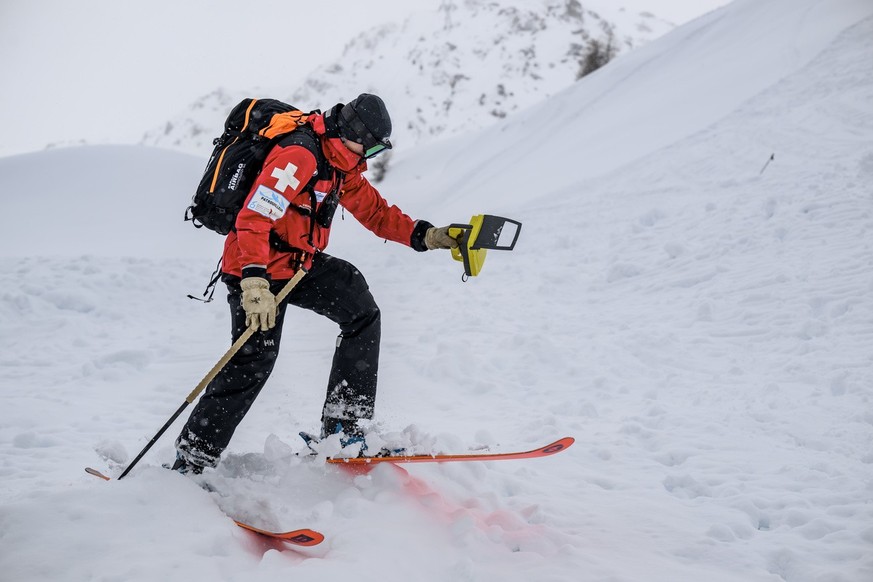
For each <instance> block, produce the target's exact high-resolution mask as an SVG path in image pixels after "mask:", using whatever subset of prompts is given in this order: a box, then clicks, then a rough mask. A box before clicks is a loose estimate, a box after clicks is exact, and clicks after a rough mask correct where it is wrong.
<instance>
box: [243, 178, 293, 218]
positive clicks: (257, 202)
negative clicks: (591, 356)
mask: <svg viewBox="0 0 873 582" xmlns="http://www.w3.org/2000/svg"><path fill="white" fill-rule="evenodd" d="M246 208H248V209H249V210H253V211H255V212H257V213H258V214H260V215H262V216H266V217H267V218H269V219H270V220H279V219H280V218H282V217H283V216H285V211H286V210H288V200H287V199H286V198H285V197H284V196H282V195H281V194H279V193H278V192H276V191H274V190H271V189H269V188H268V187H266V186H258V189H257V190H255V193H254V194H252V199H251V200H250V201H249V205H248V206H247V207H246Z"/></svg>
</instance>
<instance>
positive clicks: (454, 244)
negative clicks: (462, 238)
mask: <svg viewBox="0 0 873 582" xmlns="http://www.w3.org/2000/svg"><path fill="white" fill-rule="evenodd" d="M424 244H425V245H427V250H429V251H432V250H434V249H456V248H458V241H457V240H456V239H455V238H454V237H451V236H449V227H448V226H441V227H439V228H437V227H433V228H429V229H427V232H426V233H425V234H424Z"/></svg>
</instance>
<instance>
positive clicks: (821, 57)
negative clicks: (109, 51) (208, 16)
mask: <svg viewBox="0 0 873 582" xmlns="http://www.w3.org/2000/svg"><path fill="white" fill-rule="evenodd" d="M871 35H873V5H871V4H870V3H869V2H862V1H860V0H839V1H834V0H832V1H830V2H827V3H824V2H820V1H817V0H793V1H790V0H755V1H752V0H738V1H737V2H734V3H733V4H731V5H729V6H727V7H726V8H724V9H721V10H719V11H717V12H715V13H712V14H710V15H708V16H706V17H704V18H701V19H698V20H696V21H694V22H691V23H689V24H688V25H685V26H683V27H680V28H679V29H677V30H676V31H674V32H673V33H671V34H669V35H667V36H666V37H664V38H662V39H660V40H656V41H653V42H652V43H650V44H648V45H646V46H645V47H643V48H642V49H640V50H638V51H634V52H631V53H629V54H627V55H625V56H623V57H621V58H620V59H619V60H617V61H615V62H613V63H612V64H610V65H609V66H607V67H606V68H604V69H602V70H601V71H598V72H597V73H595V74H594V75H591V76H590V77H588V78H586V79H583V80H582V81H581V82H580V83H578V84H576V85H575V86H573V87H572V88H570V89H569V90H567V91H566V92H564V93H562V94H560V95H558V96H556V97H554V98H552V99H550V100H548V101H546V102H544V103H542V104H541V105H539V106H537V107H536V108H534V109H532V110H529V111H526V112H522V113H520V114H519V115H516V116H510V117H508V118H507V119H506V120H505V121H504V122H502V123H500V124H499V125H498V126H495V127H493V128H491V129H488V130H485V131H483V132H481V133H473V134H467V135H462V136H459V137H457V138H454V139H452V140H447V141H444V142H440V143H436V144H432V145H430V146H427V147H426V148H421V149H416V150H412V151H409V152H405V153H403V154H402V155H400V154H399V153H398V156H397V157H396V158H395V162H394V164H395V168H394V170H393V171H392V172H391V173H389V175H388V178H387V179H386V181H385V182H384V183H383V184H382V185H381V186H380V189H381V190H382V191H383V192H384V193H385V195H386V196H387V197H388V198H389V200H390V201H391V202H392V203H396V204H398V205H399V206H400V207H401V208H403V209H404V210H405V211H406V212H408V213H410V214H411V215H413V216H421V217H423V218H426V219H428V220H431V221H432V222H438V223H441V224H442V223H449V222H460V221H464V220H466V219H467V217H468V216H470V215H472V214H475V213H480V212H487V213H492V214H503V215H506V216H509V217H512V218H515V219H518V220H520V221H521V222H522V223H523V224H524V227H523V230H522V234H521V238H520V240H519V243H518V245H517V247H516V249H515V250H514V251H512V252H508V253H499V252H491V253H490V254H489V255H488V259H487V261H486V264H485V266H484V269H483V272H482V274H481V275H480V276H479V277H477V278H473V279H471V280H470V281H469V282H467V283H466V284H464V283H461V281H460V274H461V267H460V264H459V263H456V262H454V261H451V260H450V259H449V258H448V255H447V254H446V253H438V252H430V253H425V254H421V255H419V254H415V253H412V252H411V251H409V249H406V248H403V247H401V246H399V245H391V244H387V245H386V244H383V242H382V241H380V240H378V239H376V238H375V237H373V236H372V235H370V234H368V233H366V232H364V231H363V229H362V228H360V227H359V226H358V225H357V224H356V223H355V221H354V220H352V219H351V218H350V217H349V216H348V215H347V216H346V220H345V221H341V220H337V221H336V222H335V228H334V232H333V236H332V242H331V249H330V252H332V253H333V254H336V255H338V256H342V257H344V258H347V259H348V260H351V261H352V262H353V263H355V264H356V265H357V266H358V267H359V268H360V269H361V270H362V272H363V273H364V274H365V275H366V277H367V280H368V282H369V283H370V286H371V288H372V290H373V293H374V295H375V297H376V299H377V301H378V302H379V304H380V307H381V309H382V312H383V318H384V329H383V346H382V360H381V368H382V369H381V377H380V396H379V402H378V405H377V418H376V427H375V429H376V430H378V431H379V432H380V433H382V434H384V436H385V438H386V439H388V440H390V439H394V440H405V441H406V442H408V443H410V444H411V445H412V446H414V447H417V448H419V449H426V450H432V451H446V452H465V451H467V450H478V449H481V448H483V447H487V448H489V449H490V450H493V451H501V452H508V451H513V450H520V449H528V448H532V447H535V446H539V445H542V444H545V443H547V442H550V441H551V440H554V439H555V438H558V437H561V436H574V437H575V438H576V439H577V442H576V444H575V445H574V446H573V447H572V448H570V449H569V450H567V451H566V452H563V453H561V454H559V455H555V456H552V457H549V458H545V459H538V460H531V461H506V462H500V463H464V464H461V463H458V464H445V465H416V466H408V467H406V468H405V471H401V470H399V469H396V468H391V467H379V468H377V469H376V470H374V471H373V472H372V473H371V474H370V475H368V476H362V475H358V476H354V475H348V474H345V473H342V472H341V471H340V470H339V469H337V468H336V467H332V466H326V465H324V464H322V463H319V462H317V461H313V460H311V459H303V458H301V457H298V456H295V454H294V453H295V452H299V451H301V450H302V449H303V448H304V447H303V444H302V442H301V441H300V440H299V438H298V437H297V436H296V433H297V431H299V430H307V431H314V430H316V429H317V427H318V419H319V414H320V409H321V404H322V399H323V390H324V382H325V379H326V376H327V370H328V366H329V362H330V358H331V355H332V349H331V348H332V345H333V341H334V336H335V334H336V330H335V328H334V326H333V325H332V324H330V323H329V322H326V321H323V320H322V319H320V318H319V317H317V316H315V315H312V314H310V313H307V312H302V311H292V312H289V315H288V317H289V320H288V321H287V322H286V334H287V335H286V338H285V340H284V344H285V345H284V348H283V354H282V356H280V358H279V361H278V363H277V367H276V370H275V372H274V375H273V377H272V378H271V380H270V383H269V384H268V385H267V388H266V389H265V390H264V392H263V393H262V394H261V396H260V398H259V400H258V401H257V403H256V404H255V405H254V407H253V409H252V411H251V413H250V414H249V415H248V416H247V417H246V419H245V420H244V422H243V424H242V425H241V426H240V428H239V430H238V431H237V434H236V435H235V437H234V440H233V442H232V444H231V447H230V449H229V450H228V453H227V455H226V458H225V460H224V461H223V463H222V464H221V466H220V467H219V469H218V470H217V471H214V472H211V474H207V475H206V476H205V478H206V479H207V480H208V481H209V482H210V484H211V485H212V486H213V487H214V488H215V489H216V492H215V493H206V492H204V491H203V490H202V489H200V488H199V487H198V486H197V484H196V483H195V482H194V481H193V480H191V479H189V478H186V477H183V476H180V475H177V474H174V473H171V472H169V471H166V470H163V469H161V468H160V464H161V463H162V462H168V461H169V460H171V459H172V456H173V450H172V440H173V437H175V435H176V434H177V433H178V430H179V428H180V425H181V421H178V422H177V423H176V424H175V425H174V426H173V427H172V428H171V429H170V430H169V431H168V434H167V435H166V436H165V437H164V438H163V439H162V440H161V441H159V442H158V444H157V445H156V446H155V448H154V449H153V450H152V452H150V453H149V454H148V455H147V456H146V457H145V458H144V459H143V461H142V462H141V463H140V464H139V465H138V466H137V467H136V468H135V469H134V471H133V473H132V474H131V475H130V476H129V477H128V478H126V479H124V480H123V481H118V482H116V481H112V482H102V481H99V480H97V479H95V478H94V477H91V476H89V475H86V474H85V473H84V471H83V470H82V469H83V467H85V466H88V465H90V466H95V467H97V468H98V469H100V470H105V471H107V472H109V473H111V474H113V475H117V474H119V473H120V471H121V469H122V468H123V467H124V466H125V465H126V464H127V462H129V461H130V460H131V459H132V458H133V456H134V455H136V454H137V452H139V450H140V449H141V448H142V447H143V446H144V445H145V443H146V442H147V441H148V439H149V438H151V436H152V435H153V434H154V433H155V432H156V431H157V430H158V428H160V426H161V425H162V424H163V423H164V422H165V421H166V420H167V419H168V418H169V416H170V415H171V414H172V413H173V411H175V410H176V408H177V407H178V406H179V405H180V404H181V403H182V401H183V400H184V398H185V396H186V395H187V394H188V392H189V391H190V390H191V389H192V388H193V386H194V385H196V383H197V381H199V380H200V378H202V376H203V375H204V374H205V373H206V371H207V370H208V369H209V368H210V367H211V366H212V364H213V363H214V362H215V361H216V360H217V359H218V357H220V355H221V354H222V353H223V352H224V350H225V349H226V348H227V346H228V338H227V335H228V334H227V331H228V330H227V313H226V307H225V306H224V304H223V301H221V300H220V299H221V297H220V296H221V293H220V292H219V293H218V294H217V300H216V301H215V302H213V303H210V304H208V305H201V304H197V303H195V302H193V301H191V300H189V299H187V298H186V297H185V295H186V294H188V293H197V292H199V290H200V289H201V288H202V286H203V284H205V281H206V279H207V277H208V274H209V272H210V270H211V268H212V266H213V262H214V260H215V259H216V258H217V249H218V247H219V245H220V237H217V235H214V234H212V233H208V232H201V231H194V229H191V228H190V226H189V225H187V224H184V223H182V221H181V214H182V211H183V209H184V205H185V202H186V201H187V199H188V196H189V194H188V193H189V192H190V191H191V189H192V188H193V187H194V185H195V184H196V181H197V179H198V178H199V173H200V171H201V170H202V165H203V160H198V159H197V158H194V157H189V156H184V155H181V154H177V153H171V152H166V151H161V150H155V149H150V148H142V147H136V148H134V147H128V148H120V147H108V146H107V147H85V148H71V149H63V150H53V151H50V152H43V153H40V154H30V155H23V156H15V157H9V158H2V159H0V191H3V192H5V193H6V194H5V195H4V196H5V199H4V201H5V203H6V212H5V213H4V230H3V233H2V235H0V236H2V237H3V245H2V249H3V250H2V255H0V273H2V275H0V277H2V286H0V322H2V330H3V333H2V336H0V381H2V396H0V401H2V410H3V414H2V417H0V474H2V476H3V477H4V479H3V480H2V482H0V572H2V573H3V575H2V577H3V579H9V580H53V581H56V580H71V581H72V580H76V581H78V580H154V579H166V580H190V579H194V580H200V579H211V580H271V581H272V580H277V579H286V578H294V579H297V580H336V579H354V580H372V581H378V582H394V581H401V580H410V579H411V580H425V581H429V580H433V581H443V580H477V581H478V580H508V581H512V580H538V581H540V580H543V581H551V580H554V581H565V580H574V581H577V580H583V581H585V580H591V581H601V580H616V581H631V580H633V581H637V580H659V581H660V580H665V581H668V580H669V581H671V582H672V581H689V582H691V581H694V582H696V581H699V580H707V581H717V582H718V581H732V582H736V581H762V582H770V581H774V582H775V581H779V580H786V581H790V582H825V581H827V582H859V581H864V580H870V579H873V504H871V501H873V485H871V483H873V407H871V395H873V391H871V386H873V356H871V353H870V349H869V346H870V343H871V340H873V323H871V322H873V304H871V301H870V297H871V291H873V279H871V275H870V273H871V256H873V254H871V246H873V238H871V233H873V216H871V210H870V202H871V192H873V189H871V187H870V185H871V183H873V143H871V141H870V135H873V107H871V105H873V69H871V68H870V66H869V64H870V62H873V45H871V44H870V42H869V39H870V38H871ZM556 113H560V114H561V115H556ZM771 155H773V160H772V161H770V162H769V164H768V165H767V166H766V168H765V163H766V162H767V161H768V160H769V159H770V157H771ZM109 168H111V170H109ZM61 185H62V186H63V187H61ZM131 201H135V203H134V204H131ZM183 416H184V415H183ZM225 514H229V515H232V516H234V517H237V518H243V519H246V520H251V521H252V522H253V523H254V524H255V525H261V526H264V527H267V528H275V529H281V530H290V529H296V528H300V527H310V528H313V529H316V530H318V531H321V532H323V533H324V534H325V536H326V541H325V542H324V543H323V544H321V545H320V546H316V547H314V548H311V549H301V550H290V549H287V548H285V547H283V546H279V545H273V544H269V543H266V542H264V541H263V540H260V539H259V538H256V537H254V536H253V535H252V534H250V533H248V532H245V531H243V530H241V529H240V528H238V527H236V526H235V525H234V524H233V523H232V521H230V520H229V519H228V518H227V517H226V515H225Z"/></svg>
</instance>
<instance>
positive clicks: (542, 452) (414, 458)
mask: <svg viewBox="0 0 873 582" xmlns="http://www.w3.org/2000/svg"><path fill="white" fill-rule="evenodd" d="M575 441H576V439H574V438H573V437H564V438H562V439H560V440H557V441H555V442H553V443H552V444H549V445H546V446H544V447H540V448H538V449H533V450H532V451H523V452H517V453H473V454H465V455H409V456H398V457H358V458H355V459H328V460H327V462H328V463H333V464H342V465H375V464H377V463H391V464H397V463H448V462H453V461H511V460H514V459H536V458H538V457H548V456H550V455H554V454H555V453H560V452H561V451H563V450H566V449H567V448H568V447H569V446H570V445H572V444H573V443H574V442H575Z"/></svg>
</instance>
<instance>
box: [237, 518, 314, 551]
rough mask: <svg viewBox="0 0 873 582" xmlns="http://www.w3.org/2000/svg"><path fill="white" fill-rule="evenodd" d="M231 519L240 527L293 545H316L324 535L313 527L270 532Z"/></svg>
mask: <svg viewBox="0 0 873 582" xmlns="http://www.w3.org/2000/svg"><path fill="white" fill-rule="evenodd" d="M233 521H234V523H236V524H237V525H238V526H240V527H241V528H243V529H246V530H248V531H250V532H253V533H256V534H258V535H261V536H265V537H268V538H272V539H275V540H282V541H285V542H289V543H292V544H294V545H295V546H317V545H318V544H320V543H321V542H323V541H324V535H322V534H321V533H319V532H317V531H315V530H313V529H296V530H294V531H286V532H272V531H267V530H265V529H261V528H258V527H255V526H253V525H249V524H247V523H244V522H242V521H237V520H233Z"/></svg>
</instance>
